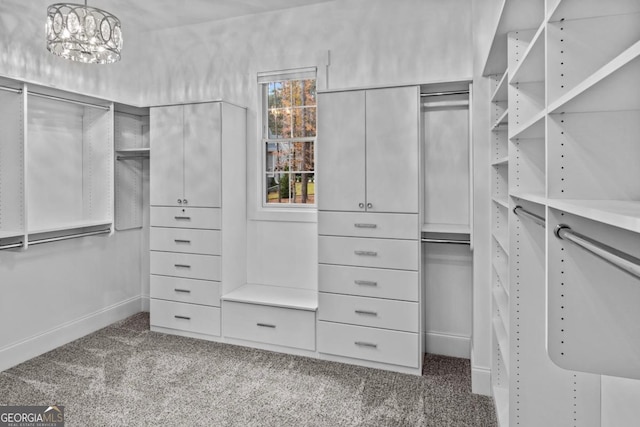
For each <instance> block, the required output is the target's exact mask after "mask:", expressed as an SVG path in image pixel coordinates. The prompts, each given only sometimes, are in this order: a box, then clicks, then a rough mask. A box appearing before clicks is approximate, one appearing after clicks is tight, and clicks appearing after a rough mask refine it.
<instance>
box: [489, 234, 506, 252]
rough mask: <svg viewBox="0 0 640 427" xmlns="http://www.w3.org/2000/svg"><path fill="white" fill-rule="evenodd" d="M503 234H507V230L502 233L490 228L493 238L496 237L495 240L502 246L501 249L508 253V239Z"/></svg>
mask: <svg viewBox="0 0 640 427" xmlns="http://www.w3.org/2000/svg"><path fill="white" fill-rule="evenodd" d="M505 234H507V232H506V231H505V232H504V233H500V232H497V231H496V230H492V232H491V235H492V236H493V238H494V239H496V242H498V244H499V245H500V247H501V248H502V250H503V251H504V252H505V253H507V254H508V253H509V239H508V237H507V236H505Z"/></svg>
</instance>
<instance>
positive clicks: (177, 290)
mask: <svg viewBox="0 0 640 427" xmlns="http://www.w3.org/2000/svg"><path fill="white" fill-rule="evenodd" d="M174 291H176V292H180V293H182V294H190V293H191V291H190V290H189V289H177V288H176V289H174Z"/></svg>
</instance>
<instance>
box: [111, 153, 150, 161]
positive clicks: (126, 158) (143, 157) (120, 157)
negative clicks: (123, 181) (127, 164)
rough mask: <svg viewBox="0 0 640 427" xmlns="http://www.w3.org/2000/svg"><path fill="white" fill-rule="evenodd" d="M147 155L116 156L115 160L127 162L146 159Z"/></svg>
mask: <svg viewBox="0 0 640 427" xmlns="http://www.w3.org/2000/svg"><path fill="white" fill-rule="evenodd" d="M148 158H149V155H148V154H138V155H131V156H122V155H121V156H116V160H129V159H148Z"/></svg>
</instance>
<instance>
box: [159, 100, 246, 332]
mask: <svg viewBox="0 0 640 427" xmlns="http://www.w3.org/2000/svg"><path fill="white" fill-rule="evenodd" d="M150 123H151V159H150V161H151V166H150V190H151V194H150V200H151V212H150V223H151V229H150V249H151V253H150V272H151V280H150V282H151V302H150V310H151V328H152V330H154V331H160V332H167V333H174V334H179V335H186V336H192V337H198V338H205V339H213V338H215V337H220V335H221V308H220V306H221V296H222V294H223V293H225V292H230V291H232V290H234V289H236V288H238V287H240V286H241V285H244V284H245V282H246V235H245V233H246V204H245V203H246V202H245V200H246V198H245V190H246V177H245V161H246V159H245V150H246V110H245V109H244V108H241V107H237V106H235V105H232V104H228V103H225V102H210V103H200V104H189V105H173V106H162V107H152V108H151V120H150ZM223 123H224V128H223ZM223 159H224V165H225V166H224V167H223V166H222V164H223ZM223 195H224V197H223Z"/></svg>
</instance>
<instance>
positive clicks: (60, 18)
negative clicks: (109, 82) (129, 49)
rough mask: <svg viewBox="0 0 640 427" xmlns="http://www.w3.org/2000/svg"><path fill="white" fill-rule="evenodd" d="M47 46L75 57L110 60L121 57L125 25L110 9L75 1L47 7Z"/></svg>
mask: <svg viewBox="0 0 640 427" xmlns="http://www.w3.org/2000/svg"><path fill="white" fill-rule="evenodd" d="M46 32H47V35H46V36H47V50H48V51H49V52H51V53H53V54H54V55H58V56H61V57H63V58H66V59H70V60H72V61H78V62H85V63H93V64H110V63H112V62H116V61H119V60H120V51H121V50H122V27H121V25H120V20H119V19H118V18H116V17H115V16H114V15H112V14H110V13H109V12H105V11H104V10H102V9H98V8H95V7H88V6H87V1H86V0H85V2H84V5H81V4H75V3H55V4H52V5H51V6H49V7H48V8H47V25H46Z"/></svg>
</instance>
